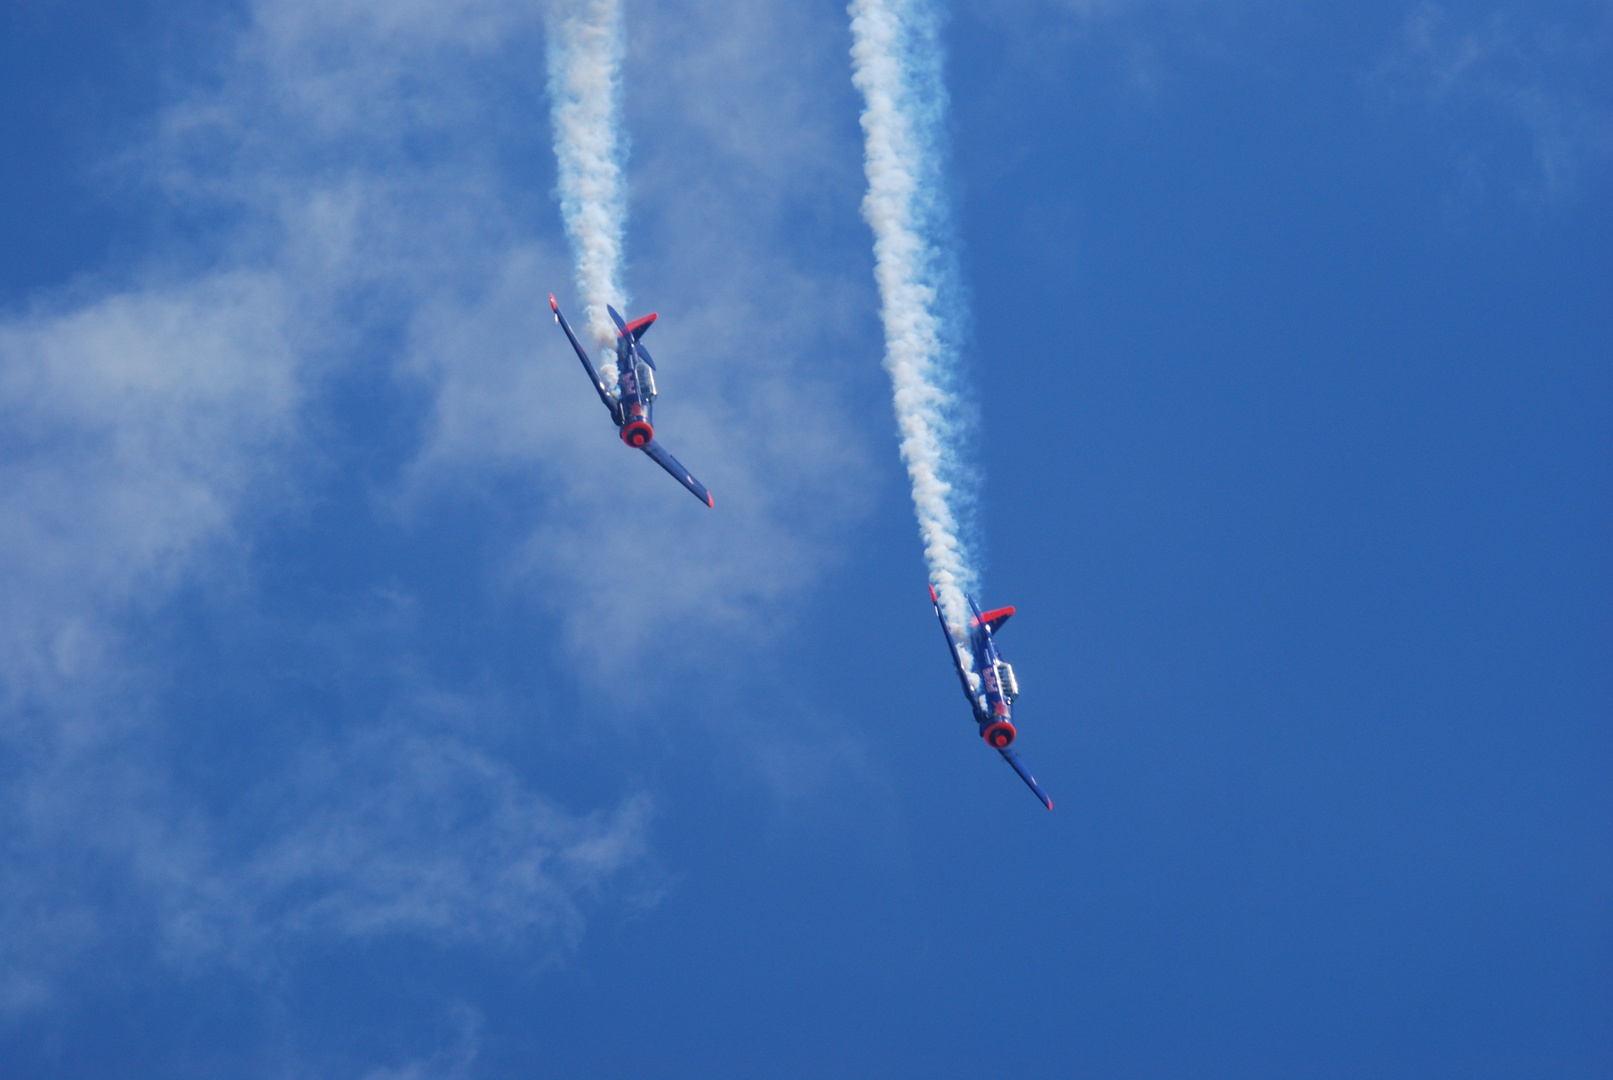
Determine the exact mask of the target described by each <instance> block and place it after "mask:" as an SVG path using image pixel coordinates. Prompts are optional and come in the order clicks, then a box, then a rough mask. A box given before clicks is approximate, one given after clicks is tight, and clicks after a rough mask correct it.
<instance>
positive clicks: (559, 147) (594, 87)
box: [548, 0, 627, 343]
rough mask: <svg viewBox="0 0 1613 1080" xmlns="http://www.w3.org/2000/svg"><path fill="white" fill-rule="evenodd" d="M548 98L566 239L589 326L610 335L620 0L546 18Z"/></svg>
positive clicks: (618, 180) (569, 0)
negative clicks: (606, 309) (609, 306)
mask: <svg viewBox="0 0 1613 1080" xmlns="http://www.w3.org/2000/svg"><path fill="white" fill-rule="evenodd" d="M548 42H549V47H548V61H549V101H550V105H551V109H552V116H553V123H554V152H555V157H556V158H557V159H558V161H559V166H560V169H559V177H560V214H561V217H562V218H563V219H564V221H565V225H566V236H567V237H568V238H569V239H570V240H571V253H572V260H573V262H574V263H575V264H576V273H577V287H578V289H579V290H581V292H582V299H583V303H584V305H585V306H586V312H585V320H586V322H587V325H588V329H589V330H591V331H592V332H593V335H594V337H595V338H596V339H597V340H598V341H600V342H601V343H609V342H613V341H614V340H615V339H616V327H615V325H614V324H612V322H611V321H610V316H609V315H608V314H607V313H606V311H605V305H606V304H614V305H615V306H616V307H617V308H618V309H619V310H620V309H622V308H624V307H625V306H626V305H625V302H624V301H625V299H626V298H625V297H624V296H623V294H622V286H621V269H622V232H623V228H624V224H625V221H626V217H627V211H626V205H625V202H624V200H623V198H622V157H623V153H624V150H625V147H624V146H623V145H622V141H623V140H622V138H621V135H620V131H619V128H620V125H619V123H618V117H619V114H620V109H619V107H618V106H619V103H620V100H621V85H622V83H621V67H622V51H623V44H622V5H621V0H562V2H561V3H558V4H556V5H555V8H554V11H553V14H552V15H551V16H550V18H549V34H548Z"/></svg>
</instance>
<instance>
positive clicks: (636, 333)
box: [549, 293, 716, 506]
mask: <svg viewBox="0 0 1613 1080" xmlns="http://www.w3.org/2000/svg"><path fill="white" fill-rule="evenodd" d="M549 309H550V310H551V311H553V312H554V321H555V322H557V323H559V324H560V329H562V330H564V331H565V332H566V337H567V338H568V339H569V340H570V341H571V347H572V348H573V349H576V350H577V359H579V360H581V361H582V366H583V370H584V371H586V372H588V381H589V382H591V383H593V384H594V389H595V390H597V391H598V392H599V400H600V401H603V402H604V403H605V408H607V409H609V410H610V418H611V419H612V420H614V421H615V422H616V426H617V427H619V428H621V435H622V441H623V442H624V443H626V444H627V445H628V446H631V447H633V448H634V449H635V450H642V451H644V453H645V454H647V455H649V457H650V459H651V460H652V461H654V462H655V463H656V464H657V465H659V466H661V468H663V469H665V470H666V471H667V472H669V473H671V474H672V476H673V478H674V479H675V480H677V482H678V483H680V484H682V485H683V486H684V487H686V488H688V489H689V490H690V491H691V492H693V493H694V497H695V498H697V499H699V500H700V501H701V502H703V503H705V504H706V505H707V506H715V505H716V503H715V502H714V501H713V499H712V497H711V492H709V491H707V490H706V489H705V486H704V485H702V484H701V483H700V481H698V480H696V479H695V478H694V477H693V476H692V475H690V473H689V470H688V469H685V468H684V467H683V466H682V465H681V464H680V463H679V462H678V459H677V458H675V457H673V456H672V455H671V454H669V453H667V452H666V448H665V447H664V446H662V445H661V443H660V442H659V441H658V440H657V439H656V437H655V428H654V427H652V426H651V425H652V424H653V423H654V418H655V361H654V360H651V359H650V354H649V352H648V351H647V350H646V349H645V348H644V345H643V344H642V343H641V342H640V341H639V339H640V338H642V337H643V336H644V331H646V330H648V329H649V328H650V324H651V323H653V322H654V321H655V316H654V315H653V314H651V315H646V316H644V317H643V318H642V319H634V320H633V321H632V322H623V321H622V317H621V316H620V315H619V314H617V312H616V309H615V308H613V307H610V306H609V305H606V307H605V310H606V311H608V312H610V317H611V319H612V320H613V321H614V322H615V323H616V331H617V333H616V385H615V386H610V385H607V384H606V382H605V380H604V379H603V378H601V377H600V374H599V372H598V371H596V370H594V365H593V363H592V362H591V361H590V360H589V359H588V353H587V352H585V351H584V350H583V347H582V342H580V341H578V340H577V335H576V334H574V333H572V332H571V326H570V324H568V323H567V322H566V317H565V316H564V315H562V314H560V305H559V304H557V303H555V299H554V293H550V294H549Z"/></svg>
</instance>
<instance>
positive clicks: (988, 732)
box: [980, 720, 1017, 750]
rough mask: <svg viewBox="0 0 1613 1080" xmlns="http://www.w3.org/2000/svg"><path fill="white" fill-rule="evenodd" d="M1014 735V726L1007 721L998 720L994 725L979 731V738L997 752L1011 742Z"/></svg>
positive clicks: (988, 725)
mask: <svg viewBox="0 0 1613 1080" xmlns="http://www.w3.org/2000/svg"><path fill="white" fill-rule="evenodd" d="M1015 734H1017V733H1016V732H1015V731H1014V725H1013V724H1010V723H1009V722H1008V721H1007V720H998V721H997V722H996V723H994V724H987V725H986V726H985V727H984V728H982V729H981V731H980V737H981V738H983V739H985V740H986V742H988V743H990V744H991V745H992V746H994V747H996V748H997V749H998V750H1001V749H1002V748H1003V747H1005V746H1007V745H1008V744H1009V743H1011V742H1013V741H1014V735H1015Z"/></svg>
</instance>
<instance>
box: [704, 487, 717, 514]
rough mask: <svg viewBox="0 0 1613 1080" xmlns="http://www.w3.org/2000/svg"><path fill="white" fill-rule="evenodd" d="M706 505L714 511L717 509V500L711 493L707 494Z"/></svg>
mask: <svg viewBox="0 0 1613 1080" xmlns="http://www.w3.org/2000/svg"><path fill="white" fill-rule="evenodd" d="M706 505H707V506H709V507H711V508H712V509H713V510H715V509H716V508H717V500H716V499H713V498H712V497H711V492H709V491H708V492H706Z"/></svg>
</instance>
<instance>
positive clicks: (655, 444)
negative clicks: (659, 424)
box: [642, 439, 717, 506]
mask: <svg viewBox="0 0 1613 1080" xmlns="http://www.w3.org/2000/svg"><path fill="white" fill-rule="evenodd" d="M642 449H643V450H644V452H645V453H646V454H648V455H650V457H651V458H653V459H654V460H655V463H656V464H657V465H659V466H661V468H663V469H665V470H666V471H667V472H669V473H671V474H672V477H673V479H675V480H677V482H678V483H680V484H682V485H683V486H684V487H686V488H688V489H689V490H690V491H691V492H692V493H693V494H694V497H695V498H697V499H699V500H700V501H701V502H703V503H705V504H706V505H707V506H716V505H717V503H716V501H715V500H714V499H712V497H711V492H709V491H707V490H706V488H705V485H703V484H702V483H701V482H700V481H698V480H696V479H695V478H694V477H693V476H691V475H690V474H689V470H688V469H685V468H684V467H683V465H682V464H681V463H680V462H679V461H678V459H677V458H675V457H673V456H672V455H671V454H669V453H667V452H666V447H664V446H662V445H661V440H659V439H651V440H650V441H649V442H648V443H647V444H645V446H644V447H643V448H642Z"/></svg>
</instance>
